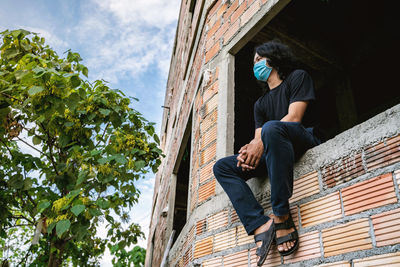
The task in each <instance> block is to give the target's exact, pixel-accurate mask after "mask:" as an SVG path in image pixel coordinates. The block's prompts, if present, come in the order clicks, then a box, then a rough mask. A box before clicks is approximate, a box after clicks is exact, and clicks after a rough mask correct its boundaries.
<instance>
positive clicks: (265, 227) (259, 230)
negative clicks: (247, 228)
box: [254, 220, 274, 262]
mask: <svg viewBox="0 0 400 267" xmlns="http://www.w3.org/2000/svg"><path fill="white" fill-rule="evenodd" d="M273 221H274V220H269V221H268V222H266V223H264V224H263V225H261V226H260V227H258V228H257V229H256V230H255V231H254V235H257V234H261V233H263V232H265V231H268V229H269V228H270V227H271V225H272V223H273ZM256 245H257V247H261V245H262V241H259V242H257V243H256ZM259 259H260V257H259V256H257V262H258V260H259Z"/></svg>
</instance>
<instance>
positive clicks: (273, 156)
mask: <svg viewBox="0 0 400 267" xmlns="http://www.w3.org/2000/svg"><path fill="white" fill-rule="evenodd" d="M255 51H256V53H255V56H254V68H253V71H254V75H255V77H256V78H257V79H258V80H259V81H262V82H266V83H267V84H268V87H269V91H267V92H266V93H265V94H264V95H263V96H261V97H260V98H259V99H258V100H257V102H256V103H255V105H254V120H255V128H256V129H255V135H254V139H253V140H252V141H251V142H250V143H249V144H247V145H245V146H243V147H242V148H241V149H240V150H239V154H236V155H233V156H229V157H225V158H222V159H220V160H218V161H217V163H216V164H215V165H214V168H213V169H214V174H215V177H216V179H217V180H218V182H219V183H220V184H221V186H222V188H223V189H224V190H225V192H226V193H227V195H228V197H229V198H230V200H231V202H232V204H233V207H234V208H235V210H236V213H237V214H238V216H239V218H240V220H241V222H242V223H243V225H244V227H245V229H246V231H247V233H248V234H249V235H252V234H254V239H255V242H256V245H257V247H258V248H257V252H256V254H257V256H258V259H257V265H258V266H261V265H262V264H263V263H264V261H265V259H266V257H267V255H268V251H269V249H270V246H271V244H272V242H273V241H274V240H275V241H276V243H277V245H278V251H279V253H280V254H281V255H284V256H285V255H289V254H291V253H293V252H294V251H295V250H296V249H297V248H298V246H299V241H298V234H297V230H296V227H295V225H294V223H293V220H292V218H291V216H290V210H289V198H290V197H291V195H292V191H293V165H294V162H295V159H297V158H298V157H299V156H300V155H302V154H303V153H304V152H305V151H306V150H307V149H309V148H311V147H313V146H315V145H318V144H320V140H319V139H318V138H317V137H316V136H315V135H314V134H313V129H312V128H305V127H304V126H303V125H302V123H301V122H302V119H303V117H304V115H305V113H306V111H307V106H308V104H309V102H310V101H313V100H315V95H314V87H313V82H312V79H311V77H310V76H309V75H308V74H307V73H306V72H305V71H304V70H300V69H297V70H296V69H294V59H293V56H292V53H291V51H290V49H289V48H288V47H287V46H286V45H284V44H282V43H280V42H278V41H270V42H267V43H264V44H262V45H260V46H258V47H256V49H255ZM265 174H268V177H269V178H270V183H271V204H272V210H273V214H274V216H273V218H272V219H273V220H271V218H270V217H268V216H265V215H264V210H263V208H262V207H261V206H260V204H259V203H258V202H257V200H256V199H255V197H254V194H253V193H252V191H251V190H250V188H249V186H248V185H247V183H246V181H247V180H248V179H250V178H252V177H256V176H265Z"/></svg>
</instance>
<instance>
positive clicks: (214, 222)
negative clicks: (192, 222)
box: [207, 210, 228, 231]
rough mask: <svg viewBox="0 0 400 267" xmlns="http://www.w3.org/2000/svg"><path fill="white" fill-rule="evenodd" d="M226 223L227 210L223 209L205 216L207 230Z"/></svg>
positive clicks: (220, 226)
mask: <svg viewBox="0 0 400 267" xmlns="http://www.w3.org/2000/svg"><path fill="white" fill-rule="evenodd" d="M227 225H228V211H227V210H223V211H220V212H218V213H216V214H213V215H211V216H209V217H208V218H207V228H208V231H211V230H216V229H218V228H222V227H225V226H227Z"/></svg>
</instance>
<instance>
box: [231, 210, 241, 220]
mask: <svg viewBox="0 0 400 267" xmlns="http://www.w3.org/2000/svg"><path fill="white" fill-rule="evenodd" d="M237 222H240V219H239V216H238V215H237V213H236V211H235V210H234V209H232V210H231V223H237Z"/></svg>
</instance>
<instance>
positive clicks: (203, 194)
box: [199, 179, 215, 203]
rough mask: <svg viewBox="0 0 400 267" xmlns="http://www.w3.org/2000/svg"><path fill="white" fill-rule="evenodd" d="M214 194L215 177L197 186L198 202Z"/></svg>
mask: <svg viewBox="0 0 400 267" xmlns="http://www.w3.org/2000/svg"><path fill="white" fill-rule="evenodd" d="M214 195H215V179H213V180H211V181H210V182H208V183H206V184H203V185H201V186H200V187H199V203H201V202H202V201H204V200H207V199H209V198H210V197H212V196H214Z"/></svg>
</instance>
